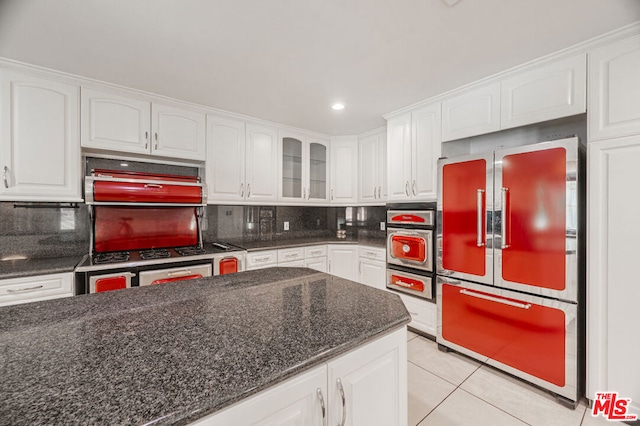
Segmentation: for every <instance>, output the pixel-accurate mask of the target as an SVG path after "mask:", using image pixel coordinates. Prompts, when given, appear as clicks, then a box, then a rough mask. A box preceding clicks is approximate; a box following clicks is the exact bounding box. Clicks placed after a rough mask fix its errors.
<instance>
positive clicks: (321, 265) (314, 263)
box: [304, 257, 327, 272]
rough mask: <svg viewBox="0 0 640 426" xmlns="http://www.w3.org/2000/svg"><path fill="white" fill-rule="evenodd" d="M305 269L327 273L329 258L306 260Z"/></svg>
mask: <svg viewBox="0 0 640 426" xmlns="http://www.w3.org/2000/svg"><path fill="white" fill-rule="evenodd" d="M304 266H305V268H311V269H315V270H316V271H320V272H327V258H326V257H312V258H310V259H305V260H304Z"/></svg>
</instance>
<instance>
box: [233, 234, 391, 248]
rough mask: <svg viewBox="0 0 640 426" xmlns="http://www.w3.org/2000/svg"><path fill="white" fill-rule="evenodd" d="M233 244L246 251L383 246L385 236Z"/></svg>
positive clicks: (385, 240)
mask: <svg viewBox="0 0 640 426" xmlns="http://www.w3.org/2000/svg"><path fill="white" fill-rule="evenodd" d="M233 244H235V245H237V246H239V247H243V248H245V249H247V251H258V250H275V249H284V248H291V247H302V246H310V245H315V244H359V245H363V246H371V247H379V248H385V247H386V244H387V239H386V238H377V237H349V238H336V237H335V236H333V237H298V238H290V239H286V238H277V239H273V240H264V241H236V242H234V243H233Z"/></svg>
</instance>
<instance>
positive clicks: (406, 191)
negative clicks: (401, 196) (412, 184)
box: [404, 181, 410, 197]
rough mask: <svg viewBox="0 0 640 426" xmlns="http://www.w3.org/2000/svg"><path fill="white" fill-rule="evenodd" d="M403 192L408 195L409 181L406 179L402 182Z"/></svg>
mask: <svg viewBox="0 0 640 426" xmlns="http://www.w3.org/2000/svg"><path fill="white" fill-rule="evenodd" d="M404 193H405V194H407V197H408V196H409V195H410V194H409V181H406V182H405V183H404Z"/></svg>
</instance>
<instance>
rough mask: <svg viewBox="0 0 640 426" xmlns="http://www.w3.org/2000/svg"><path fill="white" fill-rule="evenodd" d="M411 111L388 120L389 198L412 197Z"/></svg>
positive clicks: (389, 199) (391, 199)
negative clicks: (410, 187) (410, 186)
mask: <svg viewBox="0 0 640 426" xmlns="http://www.w3.org/2000/svg"><path fill="white" fill-rule="evenodd" d="M410 180H411V113H407V114H404V115H401V116H398V117H395V118H393V119H391V120H389V121H388V122H387V200H388V201H406V200H408V199H409V198H410V192H409V191H410V189H409V184H410Z"/></svg>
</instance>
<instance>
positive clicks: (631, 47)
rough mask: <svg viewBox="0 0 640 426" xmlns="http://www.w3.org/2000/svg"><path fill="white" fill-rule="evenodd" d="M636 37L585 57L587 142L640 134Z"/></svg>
mask: <svg viewBox="0 0 640 426" xmlns="http://www.w3.org/2000/svg"><path fill="white" fill-rule="evenodd" d="M639 70H640V35H636V36H634V37H630V38H628V39H625V40H623V41H620V42H616V43H614V44H609V45H606V46H603V47H601V48H599V49H596V50H594V51H592V52H590V53H589V114H588V122H589V140H596V139H607V138H611V137H617V136H626V135H632V134H637V133H640V71H639Z"/></svg>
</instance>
